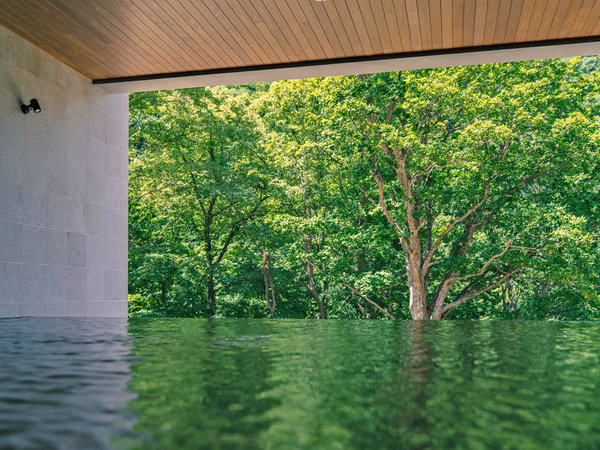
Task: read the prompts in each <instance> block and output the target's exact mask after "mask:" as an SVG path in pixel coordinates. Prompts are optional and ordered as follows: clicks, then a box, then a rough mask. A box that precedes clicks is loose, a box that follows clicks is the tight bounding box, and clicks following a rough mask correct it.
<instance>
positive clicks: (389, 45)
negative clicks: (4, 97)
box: [0, 0, 600, 80]
mask: <svg viewBox="0 0 600 450" xmlns="http://www.w3.org/2000/svg"><path fill="white" fill-rule="evenodd" d="M599 19H600V0H87V1H80V0H2V3H1V4H0V24H2V25H4V26H5V27H7V28H9V29H11V30H13V31H14V32H16V33H17V34H19V35H20V36H22V37H23V38H25V39H27V40H29V41H30V42H32V43H33V44H35V45H37V46H38V47H40V48H42V49H43V50H45V51H47V52H48V53H50V54H52V55H54V56H56V57H57V58H58V59H60V60H62V61H63V62H65V63H66V64H67V65H69V66H71V67H72V68H74V69H75V70H77V71H79V72H80V73H82V74H83V75H85V76H87V77H88V78H90V79H94V80H101V79H107V78H123V77H134V76H143V75H153V74H156V75H158V74H168V73H179V72H190V71H204V70H218V69H231V68H242V67H252V66H268V65H279V64H286V63H299V62H309V61H323V60H335V59H339V58H356V57H364V56H375V55H386V54H402V53H411V52H421V51H429V50H441V49H455V48H468V47H472V46H493V45H502V44H518V43H527V42H534V41H544V40H552V39H577V38H588V37H596V36H598V35H599V34H600V20H599Z"/></svg>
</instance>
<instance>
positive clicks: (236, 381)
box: [0, 319, 600, 450]
mask: <svg viewBox="0 0 600 450" xmlns="http://www.w3.org/2000/svg"><path fill="white" fill-rule="evenodd" d="M0 330H1V335H0V355H1V356H0V357H1V362H2V364H0V448H2V449H3V448H43V449H51V448H76V449H86V450H87V449H96V448H100V449H103V448H133V449H142V448H143V449H146V448H161V449H162V448H164V449H176V448H185V449H187V448H216V449H221V448H222V449H225V448H231V449H240V448H248V449H250V448H256V449H280V448H283V449H288V448H295V449H313V448H318V449H348V448H350V449H352V448H356V449H365V448H369V449H370V448H377V449H387V448H390V449H396V448H411V449H419V448H423V449H425V448H467V449H475V448H499V449H513V448H514V449H517V448H518V449H546V448H554V449H564V448H600V364H599V363H600V324H598V323H556V322H554V323H548V322H542V323H537V322H536V323H531V322H530V323H525V322H443V323H424V322H419V323H412V322H372V321H327V322H326V321H273V320H265V321H252V320H218V321H210V320H194V319H189V320H188V319H137V320H134V321H131V322H129V324H127V323H126V322H125V321H122V320H113V319H106V320H98V319H94V320H92V319H89V320H86V319H8V320H1V321H0Z"/></svg>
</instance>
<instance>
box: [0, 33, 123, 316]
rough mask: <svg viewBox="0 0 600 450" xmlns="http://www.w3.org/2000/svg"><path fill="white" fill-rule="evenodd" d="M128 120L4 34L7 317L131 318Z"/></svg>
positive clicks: (1, 274) (3, 284)
mask: <svg viewBox="0 0 600 450" xmlns="http://www.w3.org/2000/svg"><path fill="white" fill-rule="evenodd" d="M31 98H37V99H38V101H39V102H40V105H41V108H42V112H41V113H39V114H35V113H33V112H32V113H30V114H27V115H25V114H23V113H22V112H21V110H20V105H21V103H29V100H30V99H31ZM127 114H128V104H127V94H107V93H106V92H104V91H103V90H102V89H100V88H98V87H95V86H93V85H92V83H91V81H90V80H88V79H86V78H84V77H83V76H81V75H80V74H78V73H77V72H75V71H73V70H72V69H70V68H69V67H67V66H66V65H64V64H63V63H61V62H59V61H58V60H56V59H54V58H52V57H51V56H49V55H47V54H46V53H44V52H43V51H41V50H40V49H38V48H36V47H34V46H33V45H31V44H29V43H28V42H26V41H25V40H23V39H21V38H20V37H18V36H16V35H15V34H13V33H12V32H10V31H8V30H6V29H5V28H3V27H0V317H18V316H64V317H69V316H72V317H86V316H87V317H124V316H126V314H127V164H128V157H127V133H128V130H127Z"/></svg>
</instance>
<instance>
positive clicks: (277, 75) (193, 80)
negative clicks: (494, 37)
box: [94, 40, 600, 93]
mask: <svg viewBox="0 0 600 450" xmlns="http://www.w3.org/2000/svg"><path fill="white" fill-rule="evenodd" d="M598 54H600V40H592V41H588V42H560V43H553V44H549V45H544V44H541V43H534V44H529V45H528V46H525V47H514V48H497V47H495V48H491V49H485V48H481V47H480V48H478V49H462V50H460V51H449V52H443V51H440V52H437V53H436V52H429V53H427V54H412V55H409V56H402V55H399V56H394V57H386V56H384V57H380V58H377V57H374V58H369V59H366V58H365V59H361V60H354V61H335V60H333V61H327V62H309V63H305V64H302V63H299V64H296V65H291V66H285V65H282V66H276V67H273V66H265V67H258V68H252V67H249V68H242V69H226V70H220V71H216V70H215V71H205V72H197V73H181V74H166V75H162V74H159V75H149V76H147V77H135V78H130V79H128V78H121V79H113V80H94V84H95V85H97V86H99V87H101V88H103V89H104V90H106V91H107V92H109V93H125V92H140V91H155V90H162V89H182V88H191V87H200V86H218V85H230V84H242V83H254V82H259V81H277V80H291V79H298V78H313V77H326V76H336V75H351V74H364V73H378V72H391V71H400V70H414V69H429V68H434V67H452V66H469V65H476V64H491V63H499V62H514V61H527V60H535V59H551V58H566V57H573V56H588V55H598Z"/></svg>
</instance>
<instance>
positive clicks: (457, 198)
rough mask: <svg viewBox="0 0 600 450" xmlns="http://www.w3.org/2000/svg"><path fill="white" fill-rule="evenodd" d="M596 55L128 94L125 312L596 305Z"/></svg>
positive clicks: (276, 313) (550, 312)
mask: <svg viewBox="0 0 600 450" xmlns="http://www.w3.org/2000/svg"><path fill="white" fill-rule="evenodd" d="M598 61H599V59H598V58H596V57H590V58H575V59H571V60H567V59H562V60H549V61H533V62H520V63H512V64H495V65H483V66H472V67H457V68H443V69H434V70H419V71H412V72H401V73H383V74H375V75H369V76H348V77H332V78H320V79H309V80H293V81H282V82H277V83H261V84H257V85H240V86H231V87H219V88H198V89H188V90H183V91H172V92H170V91H169V92H167V91H165V92H152V93H141V94H132V95H131V99H130V224H129V225H130V293H131V295H132V297H131V301H130V310H131V312H132V313H135V314H140V312H141V311H153V312H156V313H159V314H164V315H176V316H188V317H206V316H215V317H269V316H273V317H293V318H315V317H331V318H384V317H387V316H386V315H392V314H393V315H394V316H395V317H396V318H410V317H411V316H410V314H411V313H410V312H409V305H408V299H409V297H410V295H411V294H410V293H409V287H411V286H413V284H414V279H411V278H410V277H409V276H408V275H409V272H407V267H409V266H410V264H412V263H411V261H413V260H414V258H416V257H417V256H418V258H419V261H421V262H420V263H419V264H416V265H415V266H414V267H419V268H420V269H419V270H421V269H422V268H423V267H425V266H424V265H425V262H426V261H427V257H428V255H429V253H428V252H431V255H430V256H431V262H432V263H433V264H432V265H431V267H430V268H429V267H428V268H427V270H424V271H423V272H422V277H421V279H422V281H423V280H424V281H423V283H424V287H423V289H424V295H425V296H426V298H427V299H428V302H429V304H430V305H433V304H435V300H436V298H439V292H440V290H441V289H442V287H443V286H449V289H448V293H447V298H446V297H444V298H443V299H442V306H444V305H449V304H451V303H452V307H449V309H448V310H447V311H446V312H445V313H444V314H447V317H448V318H456V319H459V318H462V319H464V318H497V319H518V318H522V319H572V320H575V319H577V320H579V319H590V318H595V317H597V316H598V308H599V303H598V301H599V300H598V294H599V286H600V279H599V278H600V277H599V276H598V274H599V273H600V270H599V269H600V256H599V255H600V252H599V251H598V250H599V220H598V219H599V217H600V216H599V214H600V210H599V207H598V205H600V183H599V182H598V180H599V179H600V152H599V148H598V139H599V138H600V128H599V126H598V116H599V115H600V102H599V101H598V89H599V87H600V83H599V77H600V73H599V72H598V71H597V67H598V66H599V63H598ZM436 242H437V243H438V244H437V246H436V247H435V249H433V250H432V246H433V244H434V243H436ZM411 255H412V256H411ZM267 257H268V261H269V262H270V264H271V265H270V266H269V267H267V266H266V265H263V261H267V259H265V258H267ZM411 258H412V259H411ZM413 262H414V261H413ZM507 274H508V275H507ZM448 280H450V281H448ZM411 283H413V284H411ZM266 286H269V289H267V288H266ZM271 287H272V288H271ZM271 289H272V291H271ZM412 290H414V289H412V288H411V292H412ZM271 292H274V297H275V299H276V306H275V308H274V310H273V311H272V312H271V311H270V310H269V305H268V304H267V301H266V299H265V294H267V295H268V297H269V298H270V299H271V298H272V297H271V295H272V294H271ZM464 299H466V300H464ZM467 300H468V301H467ZM455 303H456V305H455ZM375 305H377V306H375Z"/></svg>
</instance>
